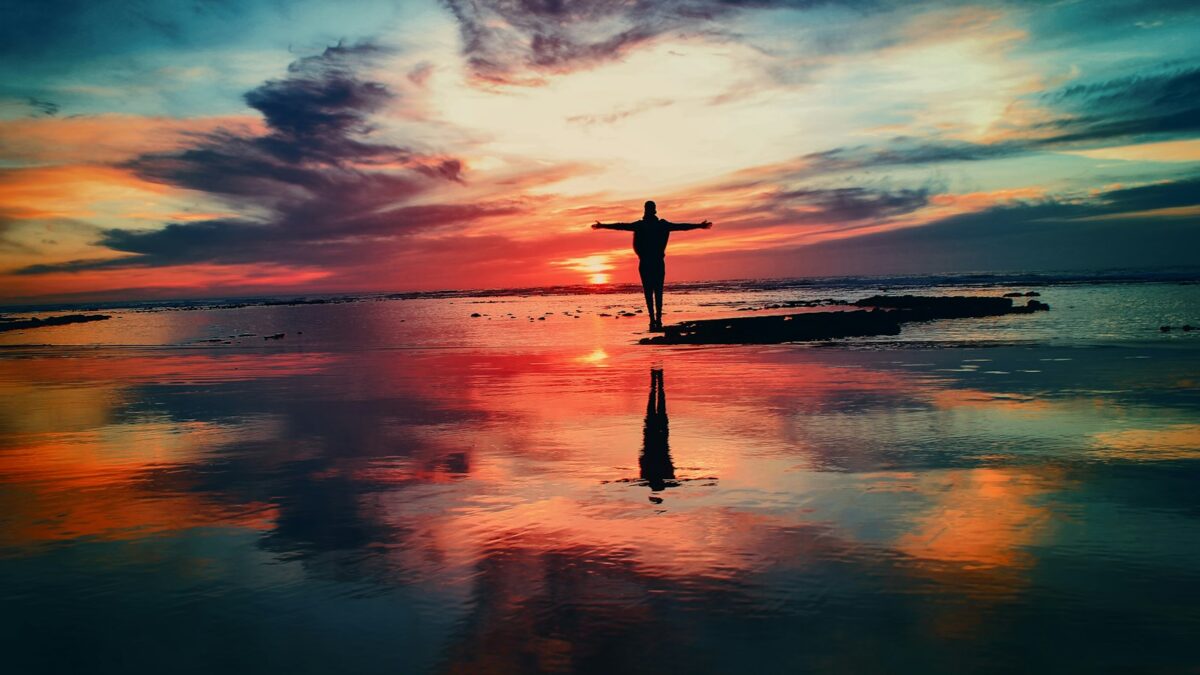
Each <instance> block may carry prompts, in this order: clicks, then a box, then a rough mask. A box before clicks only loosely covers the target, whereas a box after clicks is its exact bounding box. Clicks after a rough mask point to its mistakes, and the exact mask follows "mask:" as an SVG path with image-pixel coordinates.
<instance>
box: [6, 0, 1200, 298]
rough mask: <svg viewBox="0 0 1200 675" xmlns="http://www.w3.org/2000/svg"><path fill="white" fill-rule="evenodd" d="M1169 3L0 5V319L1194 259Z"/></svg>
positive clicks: (281, 1) (1190, 150)
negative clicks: (143, 308)
mask: <svg viewBox="0 0 1200 675" xmlns="http://www.w3.org/2000/svg"><path fill="white" fill-rule="evenodd" d="M1198 34H1200V5H1197V4H1196V3H1194V2H1188V1H1179V0H1137V1H1134V0H1115V1H1105V0H1095V1H1091V2H1084V1H1079V2H1024V1H1021V0H1008V1H997V0H988V1H986V2H980V3H972V4H966V3H950V2H892V1H889V0H830V1H828V2H820V1H816V0H745V1H738V0H662V1H659V2H650V1H647V0H578V1H574V2H572V1H570V0H442V1H441V2H438V1H436V0H428V1H426V0H404V1H397V0H390V1H384V0H358V1H349V0H347V1H342V2H336V3H335V2H329V1H323V2H321V1H317V0H236V1H235V0H154V1H149V0H145V1H136V0H46V1H44V2H29V1H28V0H0V302H10V303H21V302H35V301H44V300H56V301H61V300H92V299H143V298H173V297H211V296H223V295H245V294H258V293H268V292H269V293H278V294H285V293H300V294H303V293H319V292H365V291H405V290H433V289H446V288H455V289H458V288H498V287H527V286H544V285H559V284H601V283H610V282H614V283H615V282H633V281H636V280H637V272H636V264H635V263H636V258H635V256H634V254H633V252H632V250H631V247H630V241H629V235H628V233H621V232H612V231H593V230H592V229H591V228H590V227H589V226H590V225H591V223H593V222H595V221H597V220H601V221H605V222H614V221H624V222H628V221H633V220H636V219H637V218H639V217H640V216H641V211H642V203H643V202H644V201H646V200H647V199H653V200H655V201H656V202H657V203H658V210H659V215H660V216H661V217H663V218H666V219H668V220H671V221H674V222H698V221H701V220H704V219H708V220H711V221H713V222H714V223H715V227H714V228H713V229H711V230H701V231H691V232H681V233H677V234H675V235H674V236H673V237H672V240H671V245H670V248H669V253H668V268H667V269H668V283H670V281H673V280H674V281H684V280H687V281H694V280H707V279H745V278H760V277H764V278H765V277H803V276H831V275H887V274H944V273H968V272H1037V271H1047V272H1050V271H1088V270H1101V269H1118V268H1119V269H1135V270H1157V269H1167V268H1180V267H1195V266H1196V264H1197V263H1196V254H1195V251H1196V250H1197V248H1198V246H1200V228H1198V227H1197V226H1198V224H1200V223H1198V220H1200V42H1198V41H1197V40H1196V39H1195V36H1196V35H1198Z"/></svg>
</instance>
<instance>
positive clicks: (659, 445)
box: [638, 368, 676, 501]
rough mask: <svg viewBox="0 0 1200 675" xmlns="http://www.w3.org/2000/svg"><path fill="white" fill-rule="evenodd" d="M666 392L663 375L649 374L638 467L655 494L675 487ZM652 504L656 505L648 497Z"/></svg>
mask: <svg viewBox="0 0 1200 675" xmlns="http://www.w3.org/2000/svg"><path fill="white" fill-rule="evenodd" d="M668 434H669V432H668V429H667V392H666V390H665V389H663V371H662V370H660V369H657V368H655V369H651V371H650V398H649V399H648V400H647V401H646V426H645V428H644V430H643V436H642V456H641V457H639V458H638V464H639V465H640V466H641V469H642V480H644V481H646V485H649V486H650V489H651V490H653V491H654V492H660V491H662V490H663V489H664V488H668V487H674V486H675V485H676V483H675V465H674V464H672V463H671V446H670V444H669V443H668V442H667V436H668ZM650 499H651V501H659V500H658V498H656V497H651V498H650Z"/></svg>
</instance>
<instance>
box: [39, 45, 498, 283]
mask: <svg viewBox="0 0 1200 675" xmlns="http://www.w3.org/2000/svg"><path fill="white" fill-rule="evenodd" d="M379 53H380V50H379V49H378V48H377V47H374V46H371V45H358V46H343V45H338V46H335V47H330V48H328V49H326V50H325V51H324V52H323V53H322V54H320V55H317V56H312V57H307V58H303V59H300V60H298V61H296V62H294V63H293V64H292V65H291V66H290V67H289V69H288V76H287V77H286V78H284V79H280V80H271V81H268V82H266V83H264V84H262V85H261V86H259V87H257V88H255V89H253V90H251V91H250V92H248V93H247V94H246V96H245V100H246V102H247V104H249V105H250V106H251V107H253V108H255V109H256V110H258V111H259V112H261V113H262V115H263V117H264V119H265V122H266V130H265V133H251V132H246V131H230V130H217V131H213V132H209V133H203V134H199V135H198V136H197V139H198V140H197V141H196V142H195V143H194V144H193V145H191V146H189V147H185V148H182V149H178V150H172V151H169V152H161V153H153V154H145V155H142V156H139V157H137V158H135V159H133V160H131V161H128V162H126V163H124V165H123V168H125V169H127V170H130V171H132V172H134V173H135V174H136V175H137V176H138V177H140V178H141V179H143V180H147V181H151V182H155V183H162V184H166V185H169V186H171V187H174V188H185V189H189V190H196V191H200V192H204V193H207V194H210V195H214V196H217V197H220V198H222V199H224V200H225V201H227V202H229V203H231V204H232V205H233V206H235V207H236V208H238V209H241V210H243V211H248V212H263V213H265V214H266V215H265V216H264V217H258V218H256V217H249V216H247V217H233V218H216V219H210V220H202V221H198V222H184V223H170V224H167V225H166V226H165V227H163V228H162V229H158V230H151V231H146V230H124V229H109V230H105V231H104V232H103V233H102V236H101V238H100V240H99V242H98V243H99V245H101V246H103V247H106V248H108V249H110V250H112V251H115V252H120V253H125V254H128V255H125V256H123V257H118V258H111V259H105V260H94V259H92V260H76V261H70V262H65V263H57V264H48V265H46V264H43V265H32V266H27V267H25V268H24V269H22V270H21V271H20V273H22V274H26V275H28V274H45V273H51V272H77V271H83V270H95V269H114V268H125V267H144V266H166V265H177V264H188V263H202V262H203V263H226V264H236V263H253V262H259V261H261V262H274V263H279V262H291V263H309V264H323V263H332V264H336V263H338V262H343V263H347V264H350V263H352V262H353V261H354V258H355V256H354V255H353V252H357V253H358V255H360V256H361V259H367V258H369V257H370V256H369V253H370V250H369V249H371V247H372V246H376V247H377V241H378V240H380V239H393V238H396V237H402V236H404V235H407V234H412V233H414V232H418V231H423V230H428V229H431V228H436V227H439V226H445V225H447V224H450V223H454V222H460V221H463V220H468V219H476V218H481V217H487V216H491V215H498V214H507V213H512V212H514V210H515V208H516V207H515V206H513V205H512V204H508V203H505V204H485V205H471V204H467V205H436V204H433V205H430V204H425V205H413V204H410V203H408V202H409V201H410V200H411V199H412V198H414V197H416V196H417V195H421V194H423V193H425V192H427V191H428V190H429V189H431V188H432V187H433V186H436V185H438V184H445V183H448V182H449V183H453V182H459V181H461V180H462V163H461V162H460V161H459V160H457V159H455V158H451V157H442V156H437V155H427V154H421V153H417V152H415V151H413V150H411V149H409V148H406V147H401V146H398V145H394V144H389V143H383V142H377V141H374V140H371V139H370V135H371V133H372V131H373V127H372V125H371V123H370V116H371V115H372V114H373V113H376V112H378V111H379V110H381V109H382V108H383V107H384V106H385V105H388V104H389V103H390V102H391V101H392V100H393V98H394V95H393V94H392V92H391V91H390V90H389V89H388V88H387V87H386V86H384V85H383V84H380V83H378V82H372V81H368V80H364V79H362V78H361V77H360V76H359V74H358V72H359V70H361V69H362V68H363V67H364V66H366V65H369V64H370V63H371V62H372V60H373V59H374V58H375V57H376V56H377V55H378V54H379ZM373 242H375V243H373Z"/></svg>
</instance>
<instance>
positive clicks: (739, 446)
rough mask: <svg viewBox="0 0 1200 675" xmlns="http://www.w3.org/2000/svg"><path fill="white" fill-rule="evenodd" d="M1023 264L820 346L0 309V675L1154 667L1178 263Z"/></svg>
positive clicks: (698, 314)
mask: <svg viewBox="0 0 1200 675" xmlns="http://www.w3.org/2000/svg"><path fill="white" fill-rule="evenodd" d="M1030 288H1033V287H1026V286H1022V287H1019V288H1017V290H1029V289H1030ZM687 290H690V292H689V293H687V294H676V295H668V304H669V309H676V310H679V311H678V312H674V313H672V312H668V320H673V319H690V318H702V317H705V316H722V315H739V316H742V315H747V313H745V312H739V311H737V309H738V308H739V307H750V306H761V305H763V304H770V303H771V302H777V301H779V300H792V299H811V298H820V297H845V298H846V299H855V298H856V297H862V296H864V295H870V294H871V293H872V292H875V289H873V288H872V289H866V292H864V289H863V288H862V287H861V285H858V286H855V285H852V284H846V285H843V286H840V287H839V286H836V285H833V284H830V285H827V286H823V287H805V288H762V287H760V288H752V289H747V288H721V287H716V286H710V287H697V288H692V289H687ZM908 290H911V288H909V289H908ZM918 290H922V292H937V293H955V292H972V293H985V294H995V293H997V292H1003V290H1008V288H1007V287H1005V288H1003V289H997V288H981V287H979V286H970V287H962V286H953V285H944V286H938V287H936V288H933V289H918ZM1036 290H1038V291H1039V292H1040V293H1041V294H1042V296H1041V297H1040V298H1039V299H1041V300H1044V301H1046V302H1049V303H1050V304H1051V306H1052V307H1053V309H1052V311H1051V312H1049V313H1046V314H1036V315H1026V316H1012V317H1000V318H995V319H982V320H964V321H956V322H931V323H929V324H923V325H913V326H909V327H906V328H905V332H904V334H902V335H901V336H899V338H888V339H886V340H883V339H861V340H849V341H844V342H839V343H836V344H826V345H821V346H809V345H780V346H768V347H738V346H730V347H717V348H651V347H644V346H639V345H637V344H635V341H636V338H638V337H640V336H641V333H639V332H638V331H640V330H644V325H643V323H644V321H643V319H642V318H641V315H638V316H637V317H636V318H627V317H626V318H615V317H614V316H607V317H604V316H600V315H601V314H610V315H614V314H617V313H618V311H620V310H629V311H634V310H636V308H637V301H638V298H637V297H636V296H634V295H632V294H620V293H618V294H603V295H578V294H576V295H556V296H526V297H522V296H520V295H502V296H457V297H440V298H439V297H418V298H414V299H403V300H401V299H375V298H368V299H366V300H364V301H360V302H351V303H344V304H325V305H297V306H252V307H243V308H238V309H199V310H192V311H142V310H141V309H140V308H137V307H133V308H125V309H120V310H112V311H109V310H105V311H106V313H111V314H113V315H114V318H113V319H111V320H109V321H106V322H99V323H94V324H81V325H73V326H63V327H57V328H44V329H38V330H33V331H21V332H10V333H0V340H2V341H3V343H5V344H7V345H10V346H9V347H7V348H5V349H2V350H0V430H2V435H0V506H2V508H0V599H2V601H3V606H4V608H5V610H6V611H5V612H4V613H3V614H0V645H2V646H3V648H4V652H5V655H6V662H7V665H6V670H8V671H9V672H18V673H26V672H29V673H35V672H78V671H88V672H97V671H98V672H122V673H127V672H155V673H157V672H164V671H170V672H183V673H188V672H196V673H208V672H314V673H317V672H319V673H328V672H335V671H336V672H356V673H358V672H362V673H372V672H389V673H393V672H470V673H475V672H510V671H511V672H538V671H540V672H572V671H574V672H604V673H612V672H653V673H664V672H689V673H706V672H753V671H761V672H787V673H792V672H806V671H815V672H847V671H849V672H930V673H942V672H944V673H957V672H963V671H964V670H973V671H983V672H1011V671H1014V670H1034V671H1045V672H1051V671H1053V672H1064V671H1065V672H1095V671H1106V670H1114V671H1128V670H1140V671H1149V672H1178V671H1187V670H1190V669H1194V668H1195V667H1196V666H1197V661H1196V658H1195V656H1194V649H1193V648H1192V646H1191V643H1192V641H1193V637H1194V635H1195V634H1196V633H1197V629H1200V610H1198V609H1197V608H1196V603H1195V602H1194V598H1196V597H1200V563H1197V562H1196V561H1197V560H1200V500H1198V499H1197V498H1196V492H1195V485H1196V481H1197V479H1198V478H1200V471H1198V469H1200V462H1198V460H1200V415H1198V414H1197V411H1198V410H1200V393H1198V391H1200V390H1198V389H1197V386H1196V384H1197V382H1200V349H1197V345H1198V344H1200V342H1197V340H1200V335H1197V333H1196V332H1192V333H1183V332H1181V331H1179V330H1178V329H1176V330H1174V331H1172V332H1170V333H1165V334H1164V333H1161V332H1160V331H1159V330H1158V326H1159V325H1161V324H1171V325H1175V326H1178V325H1181V324H1183V323H1187V322H1191V323H1193V324H1200V316H1197V312H1198V311H1200V302H1198V300H1200V287H1197V286H1190V285H1179V284H1167V283H1160V284H1145V283H1141V284H1122V283H1105V284H1096V285H1081V284H1067V285H1045V286H1041V287H1037V288H1036ZM471 313H479V314H481V315H482V316H480V317H477V318H471V317H470V314H471ZM510 313H511V314H513V315H514V316H515V318H509V317H508V315H509V314H510ZM547 313H548V314H547ZM41 315H44V313H42V314H41ZM539 316H544V317H545V319H544V320H540V321H539V320H538V319H537V317H539ZM576 316H578V317H579V318H574V317H576ZM277 332H284V333H285V337H284V338H283V339H281V340H264V339H263V336H264V335H270V334H273V333H277ZM18 333H19V334H18ZM248 333H253V334H254V335H245V334H248ZM237 335H243V337H240V338H239V337H236V336H237ZM230 336H235V337H230ZM206 340H217V342H206ZM225 341H228V342H229V343H230V344H222V342H225ZM35 343H42V344H44V345H48V346H32V345H34V344H35ZM17 345H23V346H17Z"/></svg>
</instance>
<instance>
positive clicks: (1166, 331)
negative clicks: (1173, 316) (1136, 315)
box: [1158, 326, 1171, 333]
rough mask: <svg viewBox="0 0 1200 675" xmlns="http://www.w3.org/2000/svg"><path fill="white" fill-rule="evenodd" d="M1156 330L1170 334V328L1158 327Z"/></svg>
mask: <svg viewBox="0 0 1200 675" xmlns="http://www.w3.org/2000/svg"><path fill="white" fill-rule="evenodd" d="M1158 329H1159V330H1160V331H1162V332H1164V333H1170V332H1171V327H1170V326H1159V327H1158Z"/></svg>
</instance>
